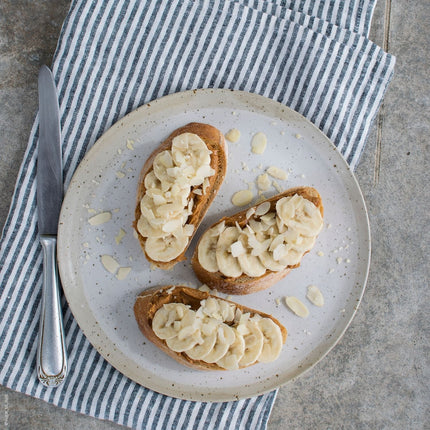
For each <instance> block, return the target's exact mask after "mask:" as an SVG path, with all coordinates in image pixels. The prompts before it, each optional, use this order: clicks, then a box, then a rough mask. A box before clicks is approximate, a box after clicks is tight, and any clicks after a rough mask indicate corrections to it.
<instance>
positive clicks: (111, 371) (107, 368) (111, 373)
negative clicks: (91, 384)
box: [94, 361, 117, 417]
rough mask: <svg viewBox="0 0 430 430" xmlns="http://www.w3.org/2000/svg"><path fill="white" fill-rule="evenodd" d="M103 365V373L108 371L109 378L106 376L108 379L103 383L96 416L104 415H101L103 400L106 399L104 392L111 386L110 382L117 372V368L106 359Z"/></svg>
mask: <svg viewBox="0 0 430 430" xmlns="http://www.w3.org/2000/svg"><path fill="white" fill-rule="evenodd" d="M102 367H103V370H104V371H103V375H105V374H106V373H107V378H106V381H105V383H104V384H103V388H102V390H101V392H100V394H101V395H100V397H99V398H98V399H97V402H96V409H95V413H94V415H95V416H96V417H98V416H102V415H100V409H101V407H102V403H103V400H104V397H103V394H102V393H106V390H107V388H108V387H109V384H110V382H111V380H112V378H113V377H114V375H115V373H116V372H117V370H115V369H114V368H113V367H111V366H110V365H108V364H107V362H106V361H104V362H103V365H102Z"/></svg>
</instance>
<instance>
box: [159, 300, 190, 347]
mask: <svg viewBox="0 0 430 430" xmlns="http://www.w3.org/2000/svg"><path fill="white" fill-rule="evenodd" d="M195 318H196V316H195V312H194V311H192V310H190V309H189V308H188V307H187V306H185V305H184V304H182V303H167V304H165V305H163V306H162V307H161V308H160V309H158V311H157V312H156V313H155V315H154V318H153V319H152V330H153V331H154V333H155V334H156V335H157V336H158V337H159V338H160V339H171V338H173V337H175V336H176V335H177V334H178V332H179V330H180V329H181V328H182V327H183V326H187V325H189V323H191V325H192V324H193V323H194V321H195Z"/></svg>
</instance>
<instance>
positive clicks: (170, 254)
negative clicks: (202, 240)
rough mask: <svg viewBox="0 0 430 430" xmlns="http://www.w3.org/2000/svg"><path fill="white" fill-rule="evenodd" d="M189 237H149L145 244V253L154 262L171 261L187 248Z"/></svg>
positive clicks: (180, 234) (183, 235)
mask: <svg viewBox="0 0 430 430" xmlns="http://www.w3.org/2000/svg"><path fill="white" fill-rule="evenodd" d="M188 241H189V237H188V236H186V235H185V234H183V233H179V234H177V235H176V236H175V235H173V234H169V235H168V236H166V237H153V236H150V237H148V238H147V239H146V242H145V252H146V253H147V254H148V257H149V258H151V259H152V260H154V261H162V262H166V261H171V260H173V259H174V258H176V257H177V256H178V255H181V254H182V252H183V251H184V249H185V248H186V247H187V245H188Z"/></svg>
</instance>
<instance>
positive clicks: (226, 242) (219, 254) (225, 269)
mask: <svg viewBox="0 0 430 430" xmlns="http://www.w3.org/2000/svg"><path fill="white" fill-rule="evenodd" d="M239 234H240V233H239V232H238V231H237V228H236V227H227V228H226V229H225V230H224V231H223V232H222V233H221V234H220V235H219V239H218V242H217V246H216V253H215V254H216V261H217V264H218V269H219V271H220V272H221V273H222V274H223V275H225V276H228V277H231V278H237V277H238V276H240V275H241V274H242V269H241V267H240V264H239V261H238V259H237V258H235V257H233V256H232V255H231V252H230V247H231V245H232V243H234V242H236V240H237V239H238V238H239Z"/></svg>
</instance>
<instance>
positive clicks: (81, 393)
mask: <svg viewBox="0 0 430 430" xmlns="http://www.w3.org/2000/svg"><path fill="white" fill-rule="evenodd" d="M80 335H81V336H82V333H80ZM85 348H86V349H87V351H88V354H87V353H86V354H85V355H86V356H87V357H88V358H86V359H85V361H86V362H87V363H88V362H89V360H90V358H91V364H90V366H89V367H88V368H87V367H86V364H87V363H84V367H82V369H81V370H80V371H79V372H81V371H82V377H83V378H85V380H87V381H88V383H87V384H82V381H81V386H80V387H79V389H78V390H77V391H75V393H74V397H75V398H76V396H77V397H78V400H77V402H76V410H78V411H85V412H86V410H87V408H88V405H89V403H90V402H89V401H88V400H87V401H86V404H84V399H85V396H87V394H88V390H89V382H90V380H91V378H92V377H93V375H94V372H95V371H96V368H97V365H98V363H99V361H100V358H99V359H98V358H97V355H98V352H97V351H96V350H95V349H94V348H93V346H92V345H90V344H89V343H88V342H86V345H85Z"/></svg>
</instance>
